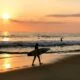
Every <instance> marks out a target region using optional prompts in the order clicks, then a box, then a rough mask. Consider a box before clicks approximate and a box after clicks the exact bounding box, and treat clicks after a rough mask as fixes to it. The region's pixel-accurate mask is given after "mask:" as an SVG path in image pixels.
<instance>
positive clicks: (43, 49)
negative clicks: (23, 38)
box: [27, 48, 50, 56]
mask: <svg viewBox="0 0 80 80" xmlns="http://www.w3.org/2000/svg"><path fill="white" fill-rule="evenodd" d="M38 50H39V55H41V54H43V53H46V52H47V51H48V50H50V48H39V49H38ZM36 53H37V51H36V50H32V51H31V52H29V53H28V54H27V55H28V56H34V55H35V54H36Z"/></svg>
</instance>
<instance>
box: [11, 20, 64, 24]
mask: <svg viewBox="0 0 80 80" xmlns="http://www.w3.org/2000/svg"><path fill="white" fill-rule="evenodd" d="M10 21H11V22H14V23H19V24H62V23H64V22H61V21H21V20H15V19H10Z"/></svg>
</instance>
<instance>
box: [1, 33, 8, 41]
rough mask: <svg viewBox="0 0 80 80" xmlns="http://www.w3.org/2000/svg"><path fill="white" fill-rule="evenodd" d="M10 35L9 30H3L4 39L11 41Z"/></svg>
mask: <svg viewBox="0 0 80 80" xmlns="http://www.w3.org/2000/svg"><path fill="white" fill-rule="evenodd" d="M9 35H10V34H9V32H3V33H2V36H4V37H3V39H2V41H9V40H10V38H9Z"/></svg>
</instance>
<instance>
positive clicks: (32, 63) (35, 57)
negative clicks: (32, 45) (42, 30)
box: [32, 56, 36, 66]
mask: <svg viewBox="0 0 80 80" xmlns="http://www.w3.org/2000/svg"><path fill="white" fill-rule="evenodd" d="M35 59H36V56H34V58H33V62H32V66H33V65H34V61H35Z"/></svg>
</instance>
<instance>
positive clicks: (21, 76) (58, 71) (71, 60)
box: [0, 55, 80, 80]
mask: <svg viewBox="0 0 80 80" xmlns="http://www.w3.org/2000/svg"><path fill="white" fill-rule="evenodd" d="M0 80H80V55H72V56H69V57H67V58H63V59H61V60H59V61H57V62H56V63H54V62H53V63H50V64H45V65H42V66H37V67H31V68H24V69H20V70H14V71H10V72H5V73H0Z"/></svg>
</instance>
